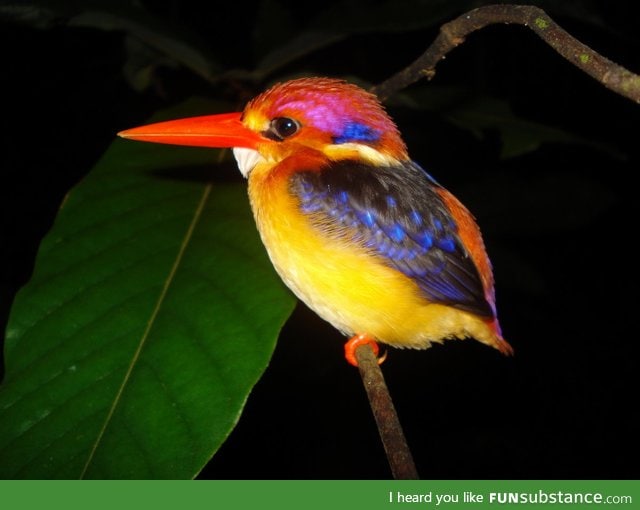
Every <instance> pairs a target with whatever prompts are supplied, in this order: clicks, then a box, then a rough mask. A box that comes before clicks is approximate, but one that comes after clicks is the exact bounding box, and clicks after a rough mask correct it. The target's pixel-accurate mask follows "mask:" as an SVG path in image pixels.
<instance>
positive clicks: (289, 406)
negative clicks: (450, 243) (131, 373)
mask: <svg viewBox="0 0 640 510" xmlns="http://www.w3.org/2000/svg"><path fill="white" fill-rule="evenodd" d="M395 3H396V4H400V2H395ZM3 4H6V5H10V4H11V2H0V6H1V5H3ZM27 4H30V5H31V4H32V5H35V6H36V7H37V6H43V5H44V6H50V5H57V3H56V2H40V3H38V2H27ZM393 4H394V2H388V3H387V2H354V1H345V2H341V3H336V4H331V3H323V4H322V6H321V7H318V6H316V5H315V4H307V3H304V2H290V1H279V2H276V1H269V2H261V3H255V2H254V3H252V2H241V1H238V2H228V3H224V5H223V4H218V3H217V2H208V3H206V4H202V3H201V2H195V1H193V2H192V1H185V0H182V1H180V2H178V1H170V0H167V1H163V2H140V3H139V4H137V5H139V6H141V8H143V9H144V11H141V12H143V13H145V15H149V16H151V17H153V18H154V19H157V20H165V21H167V22H171V23H173V24H175V25H178V26H180V27H182V28H183V29H184V30H185V31H187V32H188V33H189V34H191V36H192V37H196V38H198V40H199V41H201V42H202V43H203V44H204V45H205V46H206V47H207V48H209V49H210V51H211V53H212V55H214V56H215V59H216V60H217V62H218V63H219V65H220V67H221V69H222V70H225V71H228V70H231V69H244V70H252V69H253V68H254V67H255V66H256V63H257V62H258V61H259V59H260V56H261V55H264V54H266V53H267V52H268V50H269V49H270V48H273V47H275V46H276V45H277V44H279V43H282V42H285V41H286V40H287V39H288V38H290V37H293V36H294V35H296V34H298V33H302V32H305V31H311V30H312V29H313V30H318V29H322V30H326V31H332V30H335V27H334V26H332V25H331V24H330V22H331V20H336V19H339V18H340V16H339V14H340V13H341V12H343V11H344V12H349V13H350V16H351V18H349V16H346V21H345V19H342V25H341V28H340V30H341V31H342V32H341V33H342V34H343V35H344V37H342V38H341V39H340V40H337V41H336V42H335V43H334V44H331V45H327V46H324V47H322V48H319V49H318V50H316V51H314V52H311V53H308V54H306V55H305V56H304V57H302V58H300V59H297V60H293V61H292V62H290V63H289V64H287V65H286V66H283V67H281V68H279V69H278V70H276V71H274V72H273V73H271V74H269V75H267V76H264V77H263V78H262V79H260V80H258V81H257V82H255V81H251V80H247V79H246V78H245V79H243V78H242V76H241V75H236V76H235V77H233V78H231V77H229V78H226V79H223V80H220V81H218V82H216V83H213V84H212V83H208V82H207V81H205V80H203V79H202V78H201V77H198V76H197V75H195V74H194V73H193V72H191V71H189V70H187V69H186V68H185V67H183V66H179V65H156V66H155V67H154V69H153V73H152V78H151V80H150V82H149V83H148V84H147V86H145V87H142V89H141V90H136V89H135V88H133V87H132V86H131V84H130V83H129V82H127V80H126V79H125V74H124V73H123V69H124V68H125V63H126V62H127V58H128V56H130V50H128V49H127V47H126V45H125V36H124V34H123V32H122V31H121V30H113V31H110V30H103V29H96V28H95V27H91V26H84V27H77V26H76V27H72V26H69V24H68V20H69V19H70V17H71V16H72V15H74V14H78V13H81V12H83V11H85V10H86V11H89V10H91V9H94V8H95V6H96V5H100V3H99V2H89V1H86V2H81V1H78V2H75V3H74V2H68V3H66V4H65V3H64V2H62V3H60V5H65V7H64V8H61V7H60V6H58V7H60V9H59V10H53V11H46V10H42V9H41V10H38V9H34V10H33V13H35V14H34V17H32V18H29V17H28V16H27V17H22V18H21V19H17V18H16V17H12V16H8V15H7V12H8V11H4V13H3V16H4V17H3V18H2V19H0V45H1V47H2V48H3V50H2V72H1V77H0V83H1V84H2V92H3V93H2V99H3V100H2V104H3V107H2V137H0V143H1V145H0V148H1V151H0V172H1V175H2V185H1V187H0V193H1V199H0V204H1V207H2V213H1V215H0V217H1V219H2V220H1V221H2V230H1V233H0V235H1V240H0V242H1V243H2V244H1V246H2V249H1V251H0V254H1V256H2V263H1V264H0V305H1V307H0V325H1V326H2V327H3V328H4V325H5V324H6V320H7V316H8V313H9V309H10V305H11V302H12V300H13V297H14V294H15V292H16V291H17V290H18V288H19V287H20V286H21V285H23V284H24V283H26V282H27V281H28V279H29V277H30V273H31V271H32V268H33V262H34V258H35V255H36V251H37V248H38V244H39V242H40V240H41V238H42V237H43V236H44V234H45V233H46V232H47V230H48V228H49V227H50V226H51V223H52V221H53V219H54V217H55V214H56V211H57V209H58V207H59V204H60V202H61V201H62V199H63V197H64V195H65V194H66V193H67V192H68V191H69V189H70V188H71V187H72V186H73V185H74V184H76V183H77V182H78V181H79V180H80V179H82V177H83V176H84V175H85V174H86V173H87V172H88V171H89V170H90V168H91V167H92V165H93V164H94V163H95V162H96V160H97V159H98V158H99V157H100V155H101V154H102V153H103V152H104V151H105V150H106V148H107V147H108V146H109V144H110V143H111V142H112V141H113V138H114V133H116V132H117V131H119V130H121V129H124V128H126V127H131V126H135V125H139V124H141V123H143V122H144V121H145V119H146V118H147V117H148V116H149V115H150V114H152V113H153V112H154V111H156V110H157V109H159V108H163V107H166V106H168V105H171V104H174V103H176V102H178V101H180V100H182V99H184V98H186V97H189V96H191V95H193V94H200V95H208V96H210V97H224V98H225V99H229V98H237V97H243V98H245V97H248V96H250V95H251V94H252V93H254V92H257V91H259V90H261V89H262V88H264V86H265V85H266V84H267V83H269V82H272V81H274V80H276V79H279V78H286V77H287V76H288V75H292V74H297V73H306V74H312V75H330V76H345V75H346V76H349V77H351V78H358V79H360V80H364V81H365V82H369V83H377V82H379V81H382V80H384V79H385V78H387V77H389V76H390V75H391V74H393V73H394V72H396V71H398V70H399V69H401V68H402V67H404V66H405V65H407V64H408V63H410V62H411V61H412V60H413V59H414V58H415V57H417V56H418V55H419V54H420V53H421V52H422V51H424V49H426V47H427V45H428V44H429V43H430V42H431V41H432V40H433V39H434V37H435V36H436V34H437V27H438V26H439V25H440V24H441V22H443V21H447V20H450V19H452V18H453V17H455V16H456V15H458V14H461V13H462V12H464V11H465V10H467V9H468V8H470V7H471V6H478V5H482V4H483V2H475V3H472V2H449V3H448V4H447V3H445V2H438V1H433V2H415V6H414V8H415V10H416V12H415V17H416V19H427V18H428V17H429V16H431V18H429V19H432V22H431V23H426V22H425V23H424V24H423V26H417V25H420V24H419V23H418V24H416V25H411V26H405V27H403V26H394V27H391V25H392V21H393V16H392V11H393V9H394V6H393ZM555 4H556V2H549V3H548V4H544V3H542V5H543V7H545V8H547V12H548V13H549V14H550V15H551V16H552V17H553V18H554V19H556V20H557V21H558V22H559V23H560V24H561V25H562V26H563V27H564V28H566V29H567V30H569V32H571V33H572V34H573V35H575V36H576V37H578V38H579V39H580V40H582V41H583V42H585V43H586V44H588V45H590V46H591V47H593V48H594V49H596V50H598V51H600V52H601V53H603V54H604V55H606V56H607V57H609V58H610V59H612V60H614V61H616V62H618V63H620V64H622V65H624V66H626V67H628V68H629V69H631V70H633V71H640V67H639V66H638V58H637V56H638V55H639V54H640V39H639V38H638V35H637V34H638V33H639V32H638V19H639V18H638V8H637V6H636V5H635V4H634V3H633V2H591V1H574V2H562V5H561V6H556V5H555ZM307 8H309V9H319V12H321V13H323V14H324V17H322V16H320V18H319V19H320V20H323V19H325V20H327V21H326V23H327V24H326V25H324V26H323V25H318V23H319V22H318V21H317V19H316V18H315V15H313V14H312V13H310V12H307V11H306V9H307ZM48 12H53V13H54V14H53V15H51V16H50V17H48V18H47V13H48ZM332 12H333V13H334V14H331V13H332ZM327 13H329V14H327ZM359 13H370V14H371V13H373V14H371V15H372V16H374V18H375V16H378V17H382V19H384V17H385V16H388V17H389V19H390V22H389V23H390V27H389V28H388V29H380V28H378V29H369V30H363V29H362V28H361V26H360V28H358V26H357V23H356V22H355V21H354V22H353V27H351V28H350V25H349V23H350V19H353V20H357V19H358V16H359ZM421 17H422V18H421ZM34 19H35V20H36V21H34ZM37 20H40V21H37ZM43 20H44V21H43ZM314 20H315V21H314ZM314 23H315V24H314ZM378 25H380V22H379V21H378ZM160 60H161V59H158V62H159V61H160ZM431 84H432V86H434V87H435V86H437V87H441V88H443V90H447V89H448V88H450V89H451V90H458V89H464V94H463V97H467V98H468V97H475V98H477V97H480V98H486V97H489V96H490V97H493V98H497V99H500V100H502V101H503V104H504V103H506V104H508V105H509V106H510V107H511V109H512V111H513V112H514V113H513V119H516V120H522V121H523V122H525V121H526V122H536V123H540V124H543V125H546V126H553V127H555V128H559V129H562V130H563V132H565V133H569V134H571V135H572V136H575V137H580V138H581V140H583V141H582V143H543V144H541V146H540V147H539V148H538V149H537V150H533V151H528V152H526V153H523V154H521V155H519V156H516V157H512V158H507V159H505V158H502V157H501V151H502V149H503V147H504V144H505V143H506V142H505V138H504V135H505V132H510V133H513V131H514V130H516V131H517V130H518V125H517V123H515V124H514V123H513V122H510V123H507V124H505V125H501V124H500V123H497V124H496V125H495V126H494V127H491V128H488V129H482V130H478V132H477V133H474V132H473V131H472V130H470V129H468V128H463V127H460V126H456V125H454V124H452V123H451V122H450V121H449V120H448V117H447V113H448V112H449V111H450V107H451V105H448V106H443V105H440V106H439V107H437V108H433V109H430V110H428V111H425V110H419V109H415V108H409V107H406V106H401V105H399V104H398V101H397V100H396V101H395V102H393V101H392V102H391V103H390V105H389V111H390V113H391V114H392V115H393V116H394V118H395V119H396V121H397V122H398V124H399V127H400V129H401V131H402V132H403V134H404V135H405V139H406V141H407V143H408V146H409V148H410V152H411V154H412V156H413V158H414V159H416V160H417V161H419V162H420V163H421V164H422V165H423V166H424V167H425V168H427V169H428V170H429V171H430V173H432V175H434V176H435V177H436V178H437V179H438V180H439V181H440V182H441V183H442V184H444V185H445V186H446V187H447V188H449V189H450V190H451V191H452V192H454V193H455V194H456V195H457V196H458V197H459V198H460V199H461V200H462V201H463V202H464V203H465V204H467V206H468V207H469V208H470V209H471V210H472V211H473V213H474V214H475V215H476V217H477V218H478V221H479V223H480V225H481V227H482V230H483V232H484V236H485V241H486V244H487V248H488V251H489V253H490V255H491V258H492V261H493V264H494V267H495V275H496V288H497V297H498V310H499V315H500V319H501V323H502V327H503V331H504V334H505V337H506V338H507V339H508V340H509V342H510V343H511V344H512V345H513V347H514V348H515V351H516V355H515V356H514V357H513V358H510V359H508V358H504V357H502V356H501V355H500V354H499V353H497V352H496V351H494V350H492V349H490V348H487V347H485V346H483V345H480V344H478V343H476V342H472V341H467V342H449V343H448V344H446V345H445V346H437V347H435V348H433V349H430V350H428V351H400V350H392V351H391V352H390V353H389V359H388V360H387V362H386V363H385V364H384V372H385V376H386V378H387V382H388V385H389V387H390V390H391V392H392V395H393V397H394V400H395V403H396V406H397V408H398V412H399V414H400V418H401V420H402V422H403V425H404V428H405V432H406V434H407V438H408V441H409V443H410V445H411V447H412V450H413V453H414V456H415V460H416V463H417V465H418V470H419V472H420V474H421V476H422V477H423V478H455V479H458V478H638V477H639V476H640V468H639V467H638V461H637V459H638V434H637V430H638V427H639V426H640V423H639V422H640V420H639V412H638V407H639V406H638V398H637V389H638V379H639V376H638V332H637V329H636V328H635V326H634V325H635V319H636V317H637V316H638V298H637V287H638V286H637V282H638V265H637V255H636V250H635V248H634V247H633V246H632V245H631V242H632V241H633V240H634V237H635V236H636V235H637V228H636V226H637V219H638V214H637V213H638V205H637V204H638V202H637V191H636V185H635V183H636V181H637V175H635V173H636V171H637V170H638V168H639V164H640V143H639V142H640V137H639V136H638V133H639V130H638V126H639V125H640V106H638V105H637V104H634V103H633V102H631V101H629V100H627V99H624V98H622V97H619V96H617V95H616V94H614V93H612V92H610V91H608V90H607V89H605V88H604V87H602V86H601V85H600V84H599V83H597V82H596V81H594V80H593V79H591V78H590V77H588V76H586V75H585V74H583V73H582V72H580V71H579V70H577V69H576V68H574V67H573V66H572V65H571V64H569V63H568V62H566V61H565V60H563V59H562V58H561V57H560V56H558V55H557V54H556V53H555V52H554V51H553V50H552V49H550V48H549V47H548V46H547V45H545V44H544V43H543V42H542V41H541V40H539V39H538V38H537V37H536V36H535V35H534V34H533V33H532V32H530V31H528V30H527V29H525V28H523V27H515V26H495V27H490V28H487V29H485V30H483V31H482V32H480V33H476V34H474V35H472V36H471V37H469V38H468V40H467V41H466V43H465V44H463V45H462V46H461V47H459V48H458V49H456V50H455V51H454V52H452V53H451V54H449V55H448V57H447V59H446V60H445V61H444V62H442V64H441V65H440V66H439V67H438V70H437V75H436V77H435V79H434V80H433V81H432V82H431ZM428 86H429V84H427V83H424V82H423V83H421V84H419V85H416V86H414V87H412V88H410V89H409V90H408V91H407V93H408V94H411V93H412V91H417V90H421V87H428ZM455 107H459V108H462V109H463V111H464V108H465V102H464V101H461V103H460V104H456V105H455ZM496 114H497V112H496ZM522 130H523V132H524V136H525V137H526V136H527V135H529V136H530V137H531V139H532V143H534V144H536V143H537V142H538V141H540V140H539V133H536V132H535V130H533V131H531V130H530V129H529V128H522ZM477 135H480V136H477ZM237 178H238V179H239V180H240V179H241V177H240V176H239V174H238V177H237ZM310 349H313V351H312V352H313V353H314V354H313V356H312V357H310V356H309V352H311V351H310ZM341 356H342V338H341V337H340V335H339V334H338V333H337V332H336V331H334V330H333V329H332V328H331V327H330V326H329V325H327V324H325V323H324V322H322V321H321V320H320V319H318V318H317V317H315V315H314V314H313V313H311V312H309V311H308V310H306V309H305V308H304V307H303V306H302V305H299V306H298V308H297V310H296V312H295V313H294V315H293V317H292V318H291V320H290V321H289V322H288V324H287V325H286V326H285V328H284V331H283V333H282V335H281V338H280V341H279V343H278V347H277V349H276V352H275V355H274V358H273V361H272V363H271V365H270V367H269V369H268V370H267V372H266V373H265V375H264V377H263V378H262V379H261V381H260V382H259V383H258V385H257V386H256V388H255V390H254V392H253V393H252V395H251V397H250V398H249V401H248V403H247V406H246V410H245V412H244V414H243V416H242V418H241V420H240V423H239V424H238V426H237V428H236V429H235V431H234V432H233V433H232V434H231V436H230V438H229V440H228V441H227V442H226V443H225V444H224V445H223V446H222V448H221V449H220V451H219V452H218V454H217V455H216V456H215V458H214V459H213V460H212V461H211V462H210V464H209V465H208V466H207V467H206V468H205V469H204V471H203V472H202V473H201V477H202V478H243V479H244V478H287V479H290V478H293V479H296V478H338V479H340V478H350V479H352V478H388V477H389V476H390V473H389V471H388V467H387V465H386V460H385V458H384V454H383V451H382V447H381V445H380V442H379V440H378V437H377V431H376V429H375V426H374V423H373V420H372V418H371V416H370V412H369V410H368V407H367V406H368V404H367V401H366V399H365V396H364V392H363V389H362V387H361V383H360V380H359V376H358V374H357V371H356V370H355V369H353V368H352V367H350V366H348V365H347V364H346V363H345V362H344V361H343V359H342V358H341Z"/></svg>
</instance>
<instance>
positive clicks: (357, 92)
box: [119, 78, 408, 177]
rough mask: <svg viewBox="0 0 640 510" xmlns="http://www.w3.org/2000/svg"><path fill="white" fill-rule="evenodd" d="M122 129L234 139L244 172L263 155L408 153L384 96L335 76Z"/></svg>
mask: <svg viewBox="0 0 640 510" xmlns="http://www.w3.org/2000/svg"><path fill="white" fill-rule="evenodd" d="M119 135H120V136H122V137H124V138H130V139H134V140H141V141H149V142H157V143H169V144H176V145H194V146H203V147H232V148H233V149H234V154H235V156H236V159H237V160H238V165H239V167H240V171H241V172H242V173H243V175H244V176H245V177H246V176H248V174H249V173H250V172H251V170H253V168H255V167H256V165H257V164H258V163H260V162H263V161H266V162H269V163H272V164H275V163H279V162H280V161H283V160H285V159H286V158H288V157H290V156H292V155H294V154H296V153H300V151H309V150H311V151H315V152H316V153H321V154H322V155H323V157H325V158H327V159H329V160H341V159H361V160H363V159H364V160H365V161H367V162H370V163H374V164H377V165H384V164H393V163H396V162H397V161H399V160H403V159H407V157H408V156H407V152H406V147H405V144H404V142H403V141H402V138H401V137H400V133H399V132H398V129H397V128H396V126H395V124H394V123H393V121H392V120H391V119H390V118H389V116H388V115H387V113H386V112H385V111H384V109H383V107H382V106H381V104H380V102H379V101H378V99H377V98H376V97H375V96H374V95H373V94H370V93H369V92H366V91H365V90H363V89H361V88H360V87H357V86H356V85H352V84H349V83H347V82H344V81H341V80H334V79H329V78H302V79H298V80H292V81H289V82H286V83H282V84H278V85H275V86H273V87H272V88H270V89H269V90H267V91H266V92H264V93H262V94H260V95H259V96H257V97H256V98H254V99H253V100H251V101H250V102H249V103H248V104H247V106H246V107H245V109H244V111H243V112H238V113H228V114H219V115H208V116H203V117H192V118H187V119H180V120H173V121H168V122H160V123H156V124H151V125H148V126H142V127H139V128H134V129H129V130H127V131H123V132H121V133H119Z"/></svg>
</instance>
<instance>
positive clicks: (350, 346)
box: [344, 333, 387, 367]
mask: <svg viewBox="0 0 640 510" xmlns="http://www.w3.org/2000/svg"><path fill="white" fill-rule="evenodd" d="M366 344H369V345H370V346H371V348H372V349H373V354H375V355H376V356H378V353H379V352H380V348H379V347H378V344H377V343H376V341H375V340H374V339H373V338H371V337H370V336H369V335H367V334H366V333H362V334H360V335H354V336H352V337H351V338H350V339H349V340H347V343H345V344H344V357H345V358H346V359H347V361H348V362H349V363H351V364H352V365H353V366H354V367H357V366H358V360H357V359H356V349H357V348H358V347H360V346H361V345H366ZM386 357H387V355H386V353H385V354H384V355H383V356H382V357H380V358H378V364H380V363H382V362H383V361H384V360H385V358H386Z"/></svg>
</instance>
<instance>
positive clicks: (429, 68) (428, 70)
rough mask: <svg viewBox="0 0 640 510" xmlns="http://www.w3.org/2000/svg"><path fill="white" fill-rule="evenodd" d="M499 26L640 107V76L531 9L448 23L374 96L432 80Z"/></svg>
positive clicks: (482, 11) (480, 12)
mask: <svg viewBox="0 0 640 510" xmlns="http://www.w3.org/2000/svg"><path fill="white" fill-rule="evenodd" d="M497 23H515V24H519V25H524V26H526V27H528V28H530V29H531V30H533V31H534V32H535V33H536V34H537V35H538V36H540V38H541V39H542V40H543V41H544V42H546V43H547V44H548V45H549V46H551V47H552V48H553V49H554V50H556V51H557V52H558V53H559V54H560V55H562V56H563V57H564V58H566V59H567V60H568V61H569V62H571V63H572V64H573V65H575V66H576V67H578V68H579V69H581V70H582V71H584V72H585V73H587V74H588V75H589V76H591V77H593V78H595V79H596V80H598V81H599V82H600V83H602V85H604V86H605V87H607V88H609V89H610V90H612V91H614V92H616V93H617V94H620V95H621V96H624V97H626V98H628V99H631V100H632V101H634V102H636V103H640V76H638V75H637V74H635V73H632V72H631V71H629V70H628V69H625V68H624V67H622V66H620V65H618V64H616V63H614V62H612V61H610V60H609V59H607V58H605V57H603V56H602V55H600V54H599V53H597V52H596V51H594V50H592V49H591V48H589V47H588V46H586V45H584V44H582V43H581V42H580V41H578V40H577V39H576V38H575V37H573V36H572V35H570V34H569V33H568V32H566V31H565V30H563V29H562V28H560V26H558V24H557V23H556V22H555V21H553V20H552V19H551V18H550V17H549V16H548V15H547V14H546V13H545V12H544V11H543V10H542V9H540V8H539V7H535V6H532V5H487V6H485V7H479V8H478V9H474V10H472V11H469V12H468V13H466V14H463V15H462V16H460V17H458V18H456V19H454V20H453V21H450V22H448V23H445V24H444V25H442V27H441V28H440V33H439V35H438V37H436V40H435V41H434V42H433V43H432V44H431V46H429V48H427V51H425V52H424V53H423V54H422V55H421V56H420V57H419V58H418V59H417V60H416V61H414V62H413V63H412V64H410V65H409V66H408V67H406V68H405V69H403V70H402V71H400V72H398V73H397V74H395V75H393V76H392V77H391V78H389V79H388V80H386V81H384V82H383V83H381V84H380V85H377V86H375V87H373V89H372V92H373V93H375V94H377V95H378V96H379V97H380V98H381V99H383V100H384V99H386V98H388V97H389V96H390V95H392V94H394V93H395V92H397V91H399V90H402V89H404V88H405V87H407V86H409V85H411V84H412V83H414V82H416V81H418V80H419V79H420V78H423V77H426V78H427V79H429V80H430V79H432V78H433V77H434V76H435V74H436V71H435V68H436V65H437V64H438V62H440V61H441V60H442V59H443V58H444V57H445V56H446V55H447V53H449V52H450V51H451V50H453V49H454V48H455V47H456V46H458V45H460V44H462V43H463V42H464V40H465V38H466V37H467V36H468V35H469V34H471V33H472V32H475V31H476V30H480V29H481V28H484V27H486V26H488V25H494V24H497Z"/></svg>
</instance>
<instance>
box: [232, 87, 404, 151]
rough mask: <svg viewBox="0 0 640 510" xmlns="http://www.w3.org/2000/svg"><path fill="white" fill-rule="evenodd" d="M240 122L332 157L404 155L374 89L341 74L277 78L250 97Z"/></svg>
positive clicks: (272, 136)
mask: <svg viewBox="0 0 640 510" xmlns="http://www.w3.org/2000/svg"><path fill="white" fill-rule="evenodd" d="M242 122H243V123H244V125H245V126H247V127H248V128H249V129H252V130H253V131H256V132H259V133H260V134H262V135H263V136H264V137H266V138H268V139H270V140H273V141H274V142H287V143H291V144H295V145H297V146H299V145H304V146H308V147H312V148H314V149H317V150H320V151H322V152H324V153H325V154H326V155H328V156H330V157H332V158H334V159H342V158H344V157H348V154H349V153H353V152H354V151H356V152H358V153H359V155H360V156H363V157H365V158H366V159H373V160H374V161H376V162H378V163H379V162H383V161H384V160H385V158H386V159H392V160H401V159H406V157H407V154H406V147H405V144H404V142H403V141H402V138H401V137H400V133H399V132H398V129H397V127H396V125H395V124H394V122H393V121H392V120H391V118H390V117H389V116H388V115H387V113H386V112H385V110H384V108H383V107H382V105H381V104H380V102H379V101H378V99H377V97H376V96H374V95H373V94H371V93H369V92H367V91H365V90H363V89H362V88H360V87H358V86H356V85H353V84H350V83H347V82H345V81H342V80H336V79H330V78H301V79H297V80H292V81H288V82H285V83H280V84H277V85H275V86H273V87H272V88H270V89H269V90H267V91H266V92H263V93H262V94H260V95H259V96H257V97H256V98H254V99H253V100H252V101H250V102H249V103H248V104H247V106H246V108H245V110H244V112H243V116H242Z"/></svg>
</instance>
